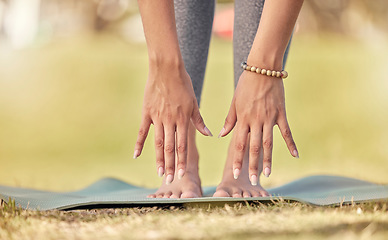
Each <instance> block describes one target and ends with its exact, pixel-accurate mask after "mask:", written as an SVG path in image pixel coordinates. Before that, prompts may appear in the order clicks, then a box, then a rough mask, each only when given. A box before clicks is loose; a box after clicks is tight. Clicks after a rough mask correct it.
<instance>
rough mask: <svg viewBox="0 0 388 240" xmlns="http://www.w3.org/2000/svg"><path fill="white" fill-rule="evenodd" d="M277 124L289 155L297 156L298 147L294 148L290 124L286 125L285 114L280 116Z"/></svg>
mask: <svg viewBox="0 0 388 240" xmlns="http://www.w3.org/2000/svg"><path fill="white" fill-rule="evenodd" d="M277 124H278V127H279V130H280V132H281V133H282V136H283V139H284V141H285V142H286V144H287V148H288V150H289V151H290V153H291V155H292V156H294V157H296V158H299V153H298V149H297V148H296V144H295V142H294V139H293V138H292V133H291V129H290V126H289V125H288V122H287V118H286V116H285V115H283V117H280V118H279V120H278V122H277Z"/></svg>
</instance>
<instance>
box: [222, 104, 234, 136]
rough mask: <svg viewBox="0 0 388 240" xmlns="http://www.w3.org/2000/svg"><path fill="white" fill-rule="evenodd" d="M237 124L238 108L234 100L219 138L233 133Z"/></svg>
mask: <svg viewBox="0 0 388 240" xmlns="http://www.w3.org/2000/svg"><path fill="white" fill-rule="evenodd" d="M236 122H237V115H236V107H235V104H234V99H233V101H232V104H231V105H230V109H229V113H228V116H226V119H225V123H224V127H223V128H222V129H221V132H220V134H219V135H218V137H219V138H220V137H225V136H226V135H228V134H229V133H230V131H232V129H233V128H234V125H236Z"/></svg>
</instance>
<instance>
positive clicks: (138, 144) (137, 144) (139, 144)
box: [136, 141, 144, 148]
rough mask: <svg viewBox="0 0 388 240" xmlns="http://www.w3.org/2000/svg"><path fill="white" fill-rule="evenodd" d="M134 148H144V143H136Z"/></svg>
mask: <svg viewBox="0 0 388 240" xmlns="http://www.w3.org/2000/svg"><path fill="white" fill-rule="evenodd" d="M136 146H137V147H139V148H142V147H143V146H144V142H142V141H136Z"/></svg>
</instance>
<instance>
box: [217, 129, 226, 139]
mask: <svg viewBox="0 0 388 240" xmlns="http://www.w3.org/2000/svg"><path fill="white" fill-rule="evenodd" d="M224 132H225V128H222V129H221V132H220V134H218V138H220V137H221V136H222V134H224Z"/></svg>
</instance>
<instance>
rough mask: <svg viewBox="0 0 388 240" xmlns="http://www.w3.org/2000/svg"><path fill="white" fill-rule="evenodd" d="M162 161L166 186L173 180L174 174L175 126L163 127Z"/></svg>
mask: <svg viewBox="0 0 388 240" xmlns="http://www.w3.org/2000/svg"><path fill="white" fill-rule="evenodd" d="M164 159H165V165H166V167H165V174H166V184H167V185H168V184H170V183H171V182H172V181H173V180H174V172H175V125H169V126H164Z"/></svg>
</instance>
